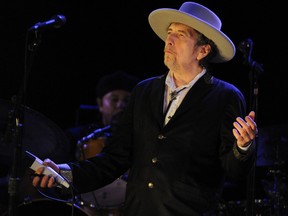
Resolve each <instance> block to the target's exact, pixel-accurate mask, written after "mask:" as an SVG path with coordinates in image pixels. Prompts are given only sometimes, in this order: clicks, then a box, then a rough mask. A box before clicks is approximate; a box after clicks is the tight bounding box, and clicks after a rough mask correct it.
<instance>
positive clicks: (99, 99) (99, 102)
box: [96, 97, 102, 107]
mask: <svg viewBox="0 0 288 216" xmlns="http://www.w3.org/2000/svg"><path fill="white" fill-rule="evenodd" d="M96 102H97V105H98V106H99V107H100V106H102V99H101V98H99V97H97V98H96Z"/></svg>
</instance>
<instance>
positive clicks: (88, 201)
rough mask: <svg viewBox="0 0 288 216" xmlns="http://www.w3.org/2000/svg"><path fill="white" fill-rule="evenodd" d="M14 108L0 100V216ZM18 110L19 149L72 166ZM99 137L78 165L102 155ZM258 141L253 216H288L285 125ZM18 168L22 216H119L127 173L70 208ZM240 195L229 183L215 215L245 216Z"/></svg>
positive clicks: (51, 126) (82, 146)
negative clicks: (21, 123) (35, 185)
mask: <svg viewBox="0 0 288 216" xmlns="http://www.w3.org/2000/svg"><path fill="white" fill-rule="evenodd" d="M12 108H13V107H12V105H11V102H10V101H8V100H3V99H0V148H1V151H0V156H1V157H0V163H1V164H0V167H1V169H0V178H1V181H0V214H1V215H2V216H5V215H7V208H8V205H9V203H8V200H9V194H8V181H9V172H10V170H11V164H13V156H12V155H13V151H14V147H13V145H12V143H11V139H12V137H11V133H10V130H11V128H10V127H9V125H10V119H9V116H10V112H11V110H12ZM22 109H23V111H24V127H23V136H22V138H23V141H22V149H23V150H28V151H30V152H32V153H34V154H35V155H37V156H38V157H39V158H42V159H44V158H51V159H52V160H54V161H55V162H56V163H62V162H67V161H70V159H71V158H70V156H71V155H73V152H72V151H73V150H72V148H71V146H70V144H69V141H68V139H67V137H66V135H65V134H64V132H63V131H62V130H61V129H60V128H59V127H58V126H57V125H56V124H55V123H54V122H52V121H51V120H49V119H48V118H47V117H46V116H44V115H42V114H41V113H39V112H37V111H35V110H32V109H31V108H29V107H26V106H23V107H22ZM104 129H105V128H104ZM99 131H101V132H103V131H105V133H104V134H105V136H107V133H106V132H107V131H106V130H101V129H97V130H96V131H95V133H96V132H97V133H98V132H99ZM99 134H100V133H99ZM101 134H102V135H103V133H101ZM102 135H101V136H98V134H93V137H92V136H91V137H90V136H89V137H83V139H81V140H80V141H79V143H78V147H79V149H78V150H79V151H80V152H81V154H80V156H81V157H79V158H78V159H79V160H82V159H86V158H89V157H91V156H93V155H95V154H97V153H100V151H101V150H102V149H103V147H104V141H105V136H104V137H103V136H102ZM87 138H88V139H87ZM90 138H91V139H90ZM256 140H257V142H256V144H257V159H256V164H255V167H256V169H255V175H256V178H255V202H254V206H255V211H256V215H257V216H286V215H287V216H288V179H287V178H288V169H287V162H288V161H287V160H288V125H286V124H283V125H273V126H268V127H264V128H259V134H258V138H257V139H256ZM21 162H22V163H21V168H22V169H20V170H22V172H21V173H20V179H21V182H20V185H19V192H20V194H19V200H20V201H19V204H18V207H17V208H18V209H19V210H20V211H21V213H23V214H25V213H27V214H29V215H33V212H35V215H39V212H41V215H44V216H45V215H46V214H47V215H48V214H49V215H51V214H53V213H54V214H55V212H56V213H59V214H61V215H66V214H67V215H71V211H72V209H73V211H74V215H75V216H122V214H123V212H122V209H123V204H124V201H125V192H126V183H127V181H126V180H127V175H128V172H127V173H126V174H124V175H123V176H121V177H119V178H118V179H116V180H115V181H114V182H112V183H111V184H109V185H107V186H105V187H103V188H100V189H98V190H95V191H91V192H88V193H83V194H80V195H77V197H75V200H76V202H75V203H74V204H71V203H69V202H59V201H55V200H51V199H48V198H45V197H43V196H42V195H41V194H39V192H38V191H37V190H35V188H33V186H32V184H31V179H30V175H29V173H30V172H29V171H27V167H28V166H26V162H25V159H24V158H23V161H21ZM25 167H26V168H25ZM246 187H247V185H246V184H245V188H246ZM243 189H244V188H241V189H240V190H239V189H237V188H236V187H234V186H231V185H230V184H229V183H228V182H227V184H226V185H225V187H224V199H223V202H221V203H220V206H219V209H220V212H221V213H219V215H221V216H222V215H223V216H238V215H239V216H240V215H241V216H242V215H245V211H246V197H245V192H244V193H243V191H245V190H243ZM239 191H241V192H239ZM238 192H239V194H238ZM243 194H244V195H243Z"/></svg>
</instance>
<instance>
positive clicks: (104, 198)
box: [80, 178, 127, 216]
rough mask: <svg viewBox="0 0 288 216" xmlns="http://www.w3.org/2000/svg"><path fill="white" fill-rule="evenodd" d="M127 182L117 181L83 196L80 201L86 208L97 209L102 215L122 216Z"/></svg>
mask: <svg viewBox="0 0 288 216" xmlns="http://www.w3.org/2000/svg"><path fill="white" fill-rule="evenodd" d="M126 184H127V183H126V181H125V180H124V179H122V178H118V179H116V180H115V181H114V182H112V183H111V184H109V185H106V186H104V187H102V188H100V189H98V190H95V191H92V192H88V193H84V194H81V197H80V199H81V200H82V201H83V203H84V205H85V206H89V207H91V208H95V209H97V211H98V212H102V215H107V216H108V215H109V216H120V215H122V207H123V204H124V201H125V193H126Z"/></svg>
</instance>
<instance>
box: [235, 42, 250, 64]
mask: <svg viewBox="0 0 288 216" xmlns="http://www.w3.org/2000/svg"><path fill="white" fill-rule="evenodd" d="M252 48H253V41H252V39H251V38H247V39H246V40H244V41H242V42H241V43H240V44H239V46H238V49H239V51H240V52H242V54H243V57H244V64H248V65H249V64H250V63H251V53H252Z"/></svg>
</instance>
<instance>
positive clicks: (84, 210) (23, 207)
mask: <svg viewBox="0 0 288 216" xmlns="http://www.w3.org/2000/svg"><path fill="white" fill-rule="evenodd" d="M17 213H19V214H20V215H29V216H38V215H41V216H51V215H61V216H71V215H73V216H102V214H100V213H98V212H96V211H94V210H93V209H91V208H89V207H86V206H78V205H76V204H74V205H72V204H71V203H65V202H60V201H54V200H50V199H46V198H43V199H36V200H32V201H29V202H24V203H22V204H20V205H19V206H18V207H17ZM3 216H8V212H7V213H4V215H3Z"/></svg>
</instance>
